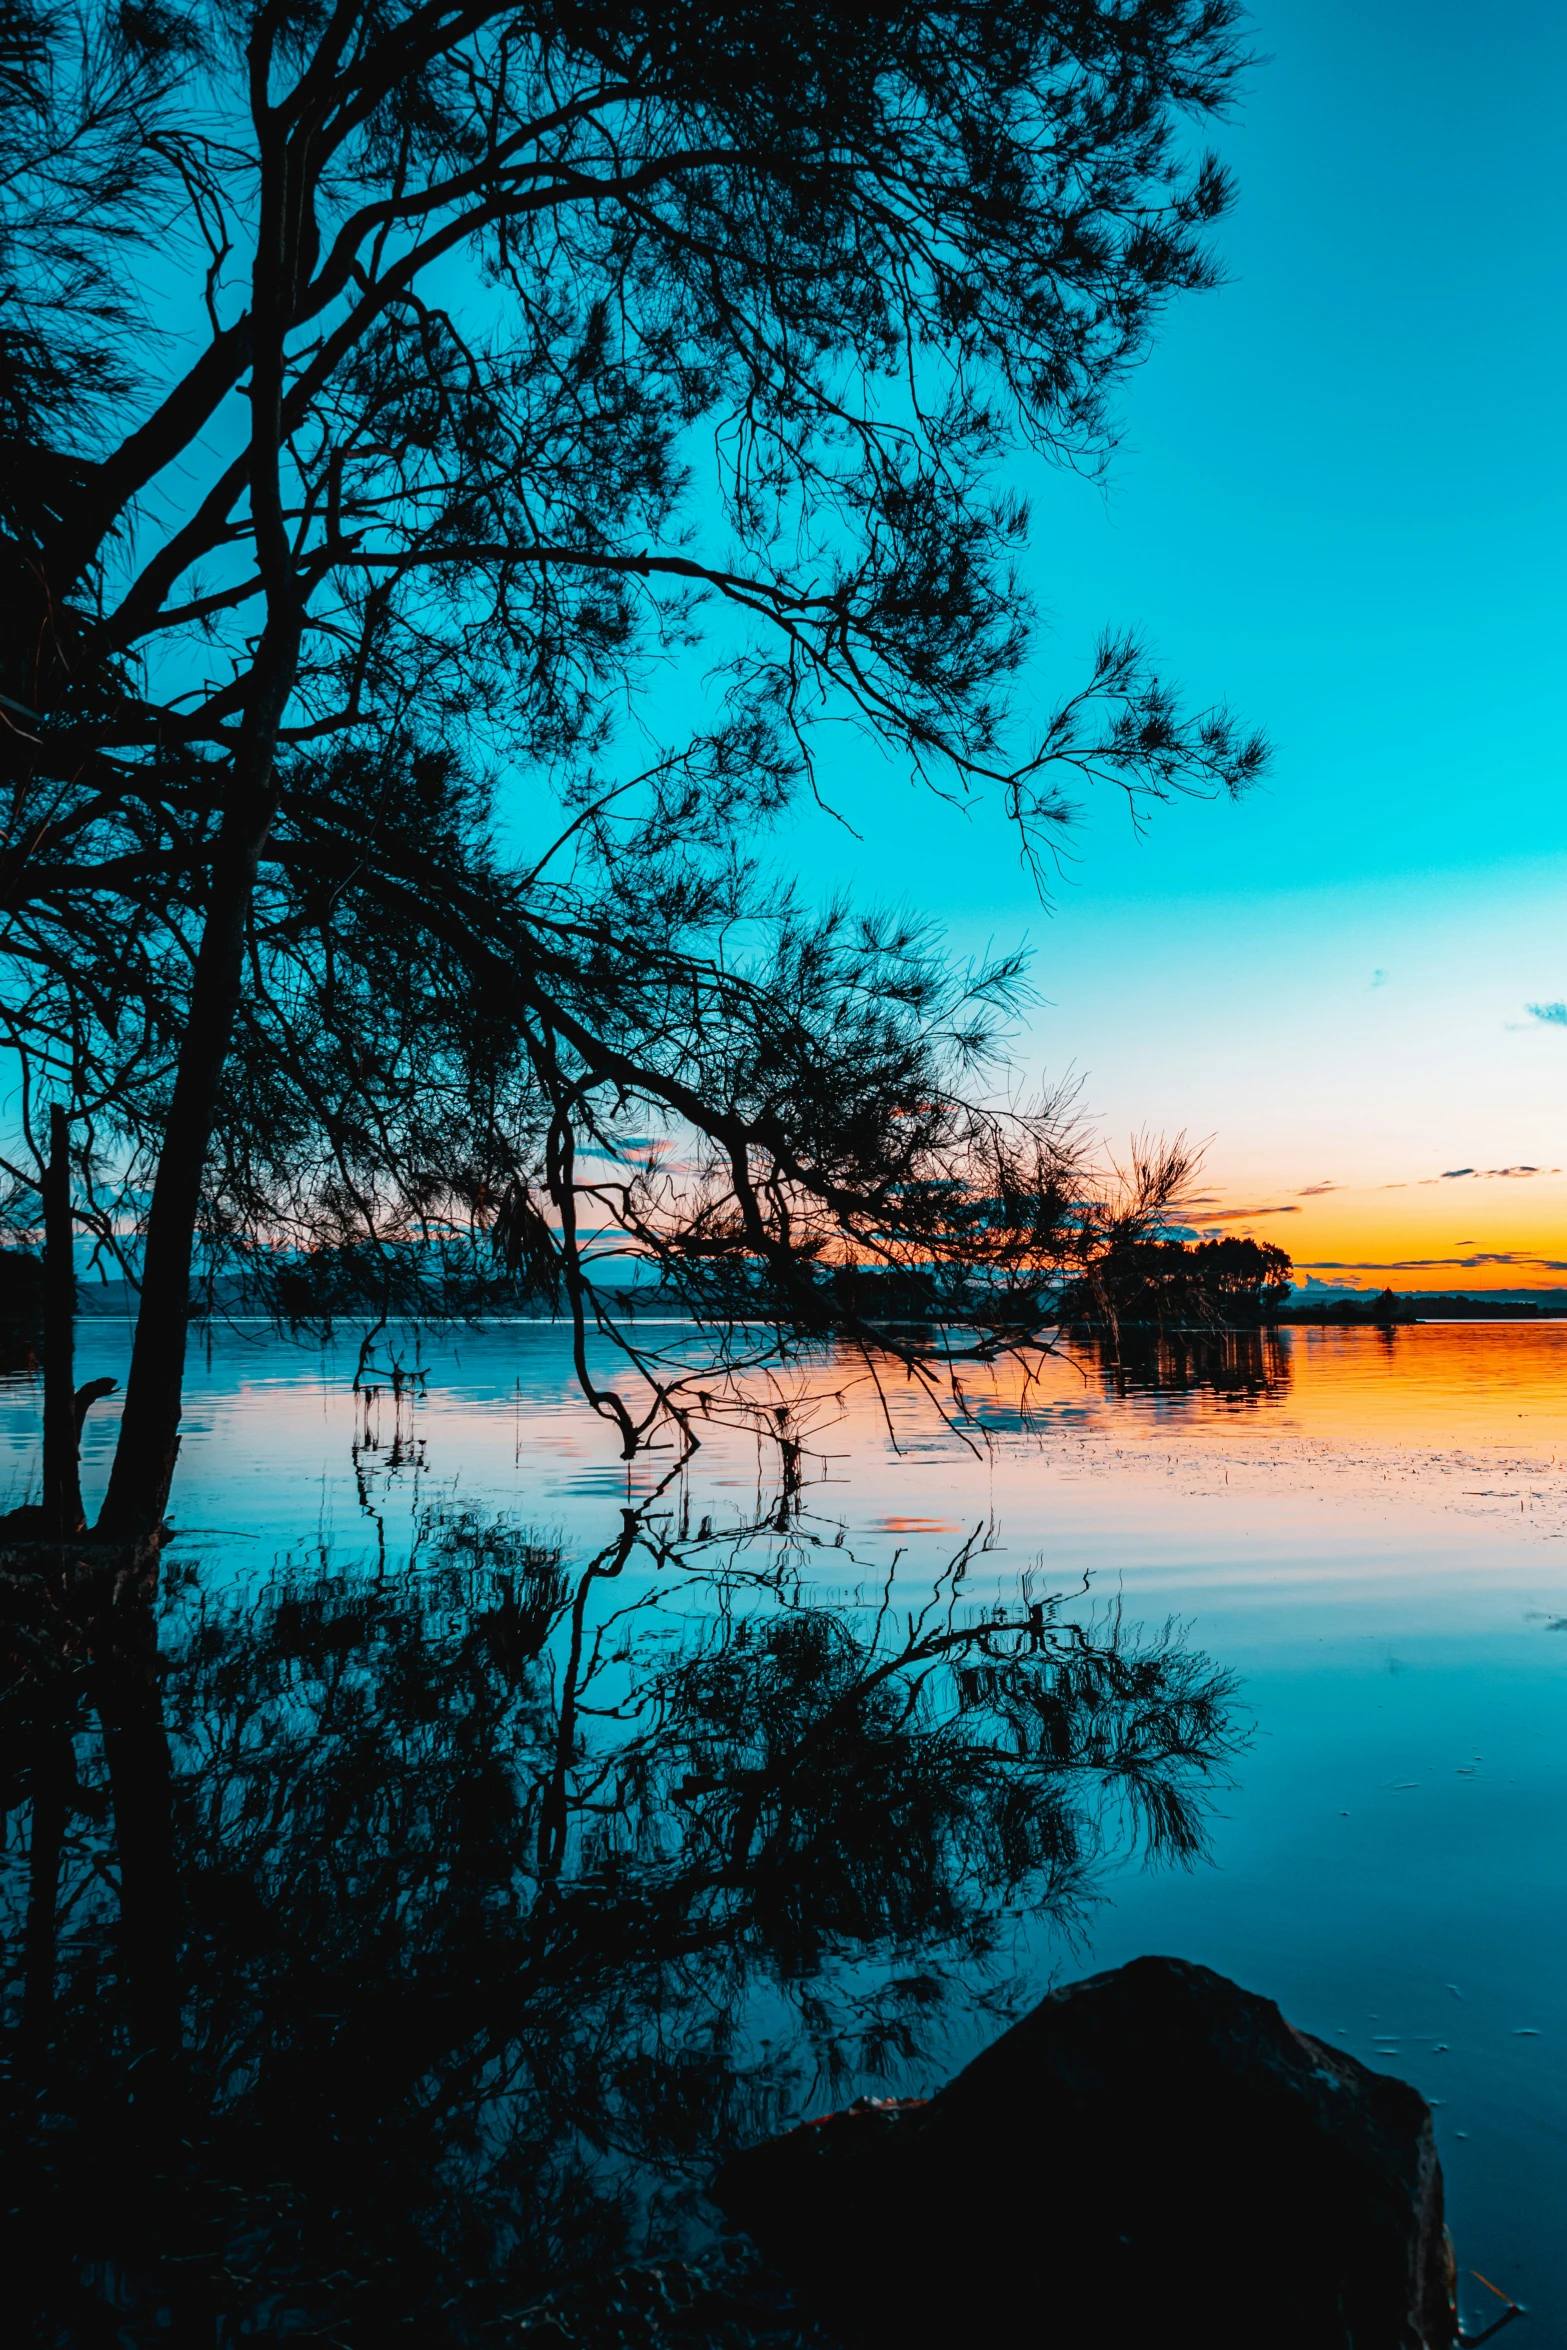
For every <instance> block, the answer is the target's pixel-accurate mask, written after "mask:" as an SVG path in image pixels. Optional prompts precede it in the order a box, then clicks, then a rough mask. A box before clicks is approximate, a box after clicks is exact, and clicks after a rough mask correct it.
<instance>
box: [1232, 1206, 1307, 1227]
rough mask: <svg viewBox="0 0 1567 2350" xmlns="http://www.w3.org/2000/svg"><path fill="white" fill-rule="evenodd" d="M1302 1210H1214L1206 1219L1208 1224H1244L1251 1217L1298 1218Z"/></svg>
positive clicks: (1291, 1208)
mask: <svg viewBox="0 0 1567 2350" xmlns="http://www.w3.org/2000/svg"><path fill="white" fill-rule="evenodd" d="M1304 1213H1305V1210H1304V1209H1303V1208H1296V1207H1282V1208H1214V1209H1213V1210H1212V1211H1211V1212H1210V1214H1209V1217H1208V1221H1209V1223H1210V1224H1244V1223H1247V1222H1249V1221H1250V1219H1251V1218H1252V1217H1253V1216H1300V1215H1303V1214H1304Z"/></svg>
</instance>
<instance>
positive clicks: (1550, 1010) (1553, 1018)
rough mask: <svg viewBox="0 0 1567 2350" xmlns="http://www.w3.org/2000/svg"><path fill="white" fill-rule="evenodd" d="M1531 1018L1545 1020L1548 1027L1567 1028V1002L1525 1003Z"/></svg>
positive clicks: (1525, 1008)
mask: <svg viewBox="0 0 1567 2350" xmlns="http://www.w3.org/2000/svg"><path fill="white" fill-rule="evenodd" d="M1524 1010H1525V1011H1526V1012H1527V1013H1528V1015H1529V1017H1530V1019H1531V1020H1543V1021H1544V1022H1545V1025H1546V1027H1547V1028H1567V1004H1525V1005H1524Z"/></svg>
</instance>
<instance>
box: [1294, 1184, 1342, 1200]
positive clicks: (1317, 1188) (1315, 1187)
mask: <svg viewBox="0 0 1567 2350" xmlns="http://www.w3.org/2000/svg"><path fill="white" fill-rule="evenodd" d="M1343 1188H1344V1186H1343V1184H1342V1183H1308V1184H1307V1185H1306V1187H1305V1189H1304V1190H1303V1191H1302V1192H1301V1194H1300V1197H1301V1198H1302V1199H1320V1198H1321V1197H1322V1194H1323V1193H1324V1192H1325V1191H1342V1190H1343Z"/></svg>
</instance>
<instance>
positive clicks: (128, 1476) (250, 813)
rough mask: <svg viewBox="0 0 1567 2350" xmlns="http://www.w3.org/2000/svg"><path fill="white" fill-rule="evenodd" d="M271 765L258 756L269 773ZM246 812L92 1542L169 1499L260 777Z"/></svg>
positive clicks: (163, 1169) (158, 1190)
mask: <svg viewBox="0 0 1567 2350" xmlns="http://www.w3.org/2000/svg"><path fill="white" fill-rule="evenodd" d="M273 731H274V733H275V728H274V730H273ZM270 764H271V760H270V750H269V753H268V760H267V765H268V768H269V769H270ZM246 801H247V803H248V804H247V806H246V808H245V810H244V812H243V813H234V814H231V815H230V816H229V817H228V818H227V819H226V820H225V822H224V826H223V832H222V835H221V837H220V839H219V844H218V853H217V857H216V860H215V869H214V872H213V878H212V894H211V896H210V898H209V900H208V904H207V919H206V924H205V926H204V928H203V930H202V934H201V946H200V949H199V951H198V953H197V956H196V969H195V973H194V975H193V977H192V981H191V996H190V1014H189V1017H188V1019H187V1022H186V1027H185V1035H184V1038H183V1040H182V1042H181V1045H180V1058H179V1069H178V1073H177V1075H176V1077H175V1081H174V1099H173V1101H172V1103H171V1104H170V1106H169V1122H168V1125H167V1126H166V1127H165V1128H164V1134H163V1148H162V1150H161V1151H160V1152H159V1154H158V1173H157V1178H156V1181H155V1182H154V1184H153V1190H152V1206H151V1209H150V1210H149V1212H148V1217H147V1246H146V1253H145V1255H144V1257H143V1260H142V1283H141V1305H140V1308H139V1310H138V1312H137V1316H136V1340H135V1344H134V1346H133V1347H132V1349H131V1369H130V1377H129V1379H128V1380H127V1382H126V1388H125V1411H124V1415H123V1417H122V1419H121V1422H120V1434H119V1441H118V1443H117V1444H116V1446H115V1450H114V1467H113V1470H112V1472H111V1474H110V1478H109V1490H108V1493H107V1495H106V1496H105V1499H104V1505H103V1509H102V1512H101V1514H100V1516H99V1519H98V1526H97V1531H98V1532H99V1533H100V1534H107V1535H112V1536H114V1537H115V1538H117V1539H119V1540H134V1539H135V1538H136V1537H137V1536H139V1535H148V1534H151V1533H152V1532H153V1531H154V1530H155V1528H156V1527H157V1525H158V1523H159V1521H160V1519H161V1518H162V1516H163V1512H164V1507H165V1505H166V1503H167V1501H168V1498H169V1487H170V1485H171V1484H172V1483H173V1480H174V1463H175V1460H176V1459H177V1457H178V1454H179V1448H180V1435H179V1429H180V1391H181V1387H182V1384H183V1380H184V1375H185V1333H186V1325H187V1323H188V1321H189V1318H190V1277H191V1261H192V1257H193V1254H194V1250H195V1235H196V1221H197V1217H198V1214H199V1212H200V1207H201V1178H202V1172H203V1169H204V1168H205V1166H206V1162H207V1150H208V1147H209V1145H210V1143H211V1140H212V1124H213V1119H214V1116H215V1114H216V1111H217V1102H218V1087H219V1084H220V1083H221V1080H222V1076H223V1064H224V1062H225V1061H226V1059H227V1058H228V1050H229V1043H230V1040H231V1038H232V1036H233V1033H234V1017H235V1013H236V1012H237V1010H238V1008H239V997H240V983H241V978H242V975H243V971H244V957H245V933H246V926H247V923H248V921H249V916H250V904H251V898H252V895H253V893H254V890H255V884H256V868H257V865H258V864H259V862H260V858H261V852H262V850H263V849H264V848H265V846H266V843H267V835H268V833H269V832H270V831H271V829H272V818H273V815H274V813H275V811H276V806H277V793H276V787H275V785H274V784H273V783H272V782H271V779H270V774H269V777H268V782H267V785H266V788H265V789H264V790H263V791H260V792H256V793H254V794H251V793H247V794H246Z"/></svg>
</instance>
